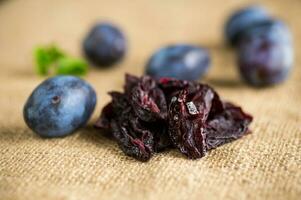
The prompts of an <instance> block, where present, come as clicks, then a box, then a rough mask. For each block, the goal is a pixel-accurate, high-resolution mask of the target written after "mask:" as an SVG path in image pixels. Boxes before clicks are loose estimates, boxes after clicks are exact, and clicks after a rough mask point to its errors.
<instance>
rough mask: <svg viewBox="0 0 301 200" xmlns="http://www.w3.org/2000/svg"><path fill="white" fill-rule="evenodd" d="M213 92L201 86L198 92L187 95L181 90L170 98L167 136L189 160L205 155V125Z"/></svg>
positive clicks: (186, 92)
mask: <svg viewBox="0 0 301 200" xmlns="http://www.w3.org/2000/svg"><path fill="white" fill-rule="evenodd" d="M213 98H214V92H213V90H212V89H211V88H209V87H207V86H205V85H202V86H201V87H200V89H199V90H197V91H195V92H193V93H189V92H188V90H187V89H186V90H182V91H181V92H180V93H179V95H178V96H175V97H173V98H172V100H171V103H170V106H169V136H170V138H171V140H172V141H173V143H174V144H175V145H176V146H177V147H178V148H179V149H180V151H181V152H182V153H183V154H185V155H187V156H188V157H189V158H193V159H195V158H201V157H203V156H205V154H206V143H205V138H206V129H204V127H205V123H206V119H207V118H208V115H209V113H210V109H211V106H212V100H213Z"/></svg>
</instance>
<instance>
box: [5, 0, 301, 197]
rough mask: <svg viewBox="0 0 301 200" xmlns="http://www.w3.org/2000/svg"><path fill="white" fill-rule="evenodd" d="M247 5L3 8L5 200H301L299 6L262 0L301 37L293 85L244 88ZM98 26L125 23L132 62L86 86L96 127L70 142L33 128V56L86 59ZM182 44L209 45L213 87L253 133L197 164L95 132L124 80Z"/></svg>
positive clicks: (53, 0) (53, 2)
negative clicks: (127, 150) (231, 25)
mask: <svg viewBox="0 0 301 200" xmlns="http://www.w3.org/2000/svg"><path fill="white" fill-rule="evenodd" d="M246 4H248V2H247V1H237V0H230V1H219V0H211V1H205V0H203V1H199V0H195V1H191V0H190V1H184V0H183V1H182V0H168V1H161V0H153V1H147V0H145V1H136V0H131V1H125V0H124V1H121V0H120V1H117V0H114V1H104V0H94V1H93V0H85V1H74V0H64V1H61V0H48V1H46V0H27V1H22V0H11V1H10V0H7V1H0V66H1V72H0V83H1V84H0V95H1V98H0V199H1V200H2V199H3V200H4V199H5V200H6V199H20V200H21V199H22V200H24V199H31V200H32V199H46V200H48V199H53V200H56V199H68V200H69V199H70V200H71V199H72V200H73V199H80V200H85V199H106V200H107V199H154V200H157V199H174V200H177V199H179V200H180V199H190V200H193V199H239V200H240V199H300V196H301V155H300V152H301V151H300V150H301V147H300V146H301V126H300V124H301V109H300V105H301V69H300V64H301V60H300V58H301V57H300V56H301V55H300V52H301V48H300V47H301V40H300V38H301V29H300V25H301V21H300V20H301V19H300V11H301V10H300V9H301V2H300V1H299V0H287V1H280V0H279V1H263V2H262V4H263V5H265V6H266V7H268V8H269V9H270V11H271V13H272V14H273V15H276V16H279V17H280V18H282V19H284V20H285V21H286V22H287V23H288V24H289V25H290V27H291V29H292V32H293V34H294V39H295V43H294V44H295V50H296V55H295V57H296V59H295V66H294V69H293V71H292V73H291V76H290V78H289V80H287V81H286V82H285V84H282V85H279V86H277V87H272V88H266V89H255V88H251V87H249V86H247V85H245V84H244V83H243V82H242V81H241V80H240V78H239V74H238V72H237V70H236V64H235V63H236V62H235V51H234V50H233V49H230V48H228V47H226V45H225V44H224V41H223V36H222V28H223V23H224V21H225V19H226V17H227V16H228V14H229V13H231V12H232V11H233V10H234V9H235V8H237V7H240V6H242V5H246ZM98 20H109V21H113V22H115V23H117V24H119V25H120V26H121V27H122V28H123V30H124V31H125V32H126V34H127V37H128V40H129V53H128V55H127V57H126V58H125V59H124V61H123V62H122V63H120V64H118V65H117V66H116V67H114V68H112V69H107V70H97V69H96V68H91V70H90V73H89V74H88V75H87V76H85V77H84V78H85V79H86V80H87V81H89V82H90V83H91V84H92V85H93V86H94V88H95V90H96V91H97V94H98V104H97V109H96V111H95V112H94V114H93V117H92V119H91V120H90V122H89V125H88V127H86V128H84V129H82V130H80V131H78V132H77V133H75V134H73V135H71V136H69V137H65V138H61V139H42V138H40V137H38V136H37V135H35V134H34V133H33V132H32V131H31V130H29V129H28V128H27V127H26V125H25V123H24V121H23V117H22V108H23V105H24V102H25V100H26V98H27V97H28V96H29V94H30V92H31V91H32V90H33V89H34V88H35V87H36V86H37V85H38V84H39V83H40V82H41V81H42V80H43V77H39V76H37V75H36V73H35V72H34V67H33V62H32V49H33V47H34V46H35V45H37V44H46V43H49V42H56V43H57V44H59V45H60V46H61V47H62V48H63V49H65V50H66V51H68V52H69V53H70V54H72V55H75V56H80V55H81V51H80V47H81V41H82V38H83V37H84V35H85V34H86V33H87V31H88V29H89V28H90V26H91V25H92V24H93V23H94V22H96V21H98ZM175 42H189V43H193V44H197V45H203V46H205V47H207V48H208V49H209V50H210V52H211V56H212V66H211V69H210V70H209V73H208V74H207V76H206V78H205V79H203V81H204V82H206V83H209V84H211V85H212V86H213V87H214V88H215V89H216V90H217V91H218V92H219V93H220V95H221V96H222V97H224V98H225V99H229V100H231V101H233V102H234V103H237V104H239V105H241V106H242V107H243V108H244V110H246V111H247V112H249V113H251V114H252V115H254V122H253V123H252V125H251V129H252V130H253V133H252V134H250V135H247V136H246V137H244V138H243V139H240V140H237V141H235V142H233V143H231V144H227V145H225V146H223V147H221V148H218V149H216V150H213V151H211V152H210V153H209V155H208V156H206V157H204V158H202V159H199V160H188V159H187V158H185V157H184V156H183V155H182V154H180V153H179V152H178V151H177V150H169V151H166V152H164V153H161V154H157V155H155V156H154V157H153V158H152V159H151V160H150V161H149V162H147V163H141V162H138V161H136V160H134V159H132V158H130V157H127V156H125V155H124V154H123V153H122V152H121V150H120V149H119V148H118V146H117V144H116V143H115V142H113V141H111V140H109V139H107V138H105V137H104V136H102V135H101V133H100V132H98V131H97V130H94V129H93V127H92V124H93V122H95V120H96V118H97V117H98V115H99V112H100V110H101V108H102V107H103V105H104V104H105V103H107V102H108V101H109V100H110V98H109V96H108V95H107V92H108V91H109V90H112V89H114V90H120V89H121V88H122V84H123V76H124V73H125V72H130V73H133V74H136V75H140V74H142V73H143V68H144V65H145V62H146V60H147V59H148V57H149V56H150V55H151V54H152V52H154V51H155V50H156V49H157V48H159V47H161V46H163V45H165V44H170V43H175Z"/></svg>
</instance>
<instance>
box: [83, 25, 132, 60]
mask: <svg viewBox="0 0 301 200" xmlns="http://www.w3.org/2000/svg"><path fill="white" fill-rule="evenodd" d="M126 50H127V41H126V38H125V36H124V34H123V33H122V31H121V30H120V29H119V28H118V27H116V26H115V25H112V24H110V23H100V24H96V25H95V26H94V27H93V28H92V29H91V31H90V32H89V33H88V35H87V36H86V38H85V39H84V42H83V51H84V53H85V55H86V57H87V58H88V59H89V60H90V62H92V63H93V64H95V65H97V66H110V65H113V64H115V63H117V62H119V61H120V60H121V59H122V58H123V57H124V55H125V54H126Z"/></svg>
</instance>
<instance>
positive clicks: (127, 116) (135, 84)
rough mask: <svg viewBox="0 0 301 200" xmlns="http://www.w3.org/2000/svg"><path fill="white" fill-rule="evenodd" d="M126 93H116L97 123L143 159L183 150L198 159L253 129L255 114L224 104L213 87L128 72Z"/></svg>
mask: <svg viewBox="0 0 301 200" xmlns="http://www.w3.org/2000/svg"><path fill="white" fill-rule="evenodd" d="M125 79H126V83H125V85H124V93H121V92H110V93H109V94H110V95H111V97H112V101H111V102H110V103H109V104H107V105H106V106H105V107H104V108H103V110H102V113H101V116H100V118H99V119H98V121H97V122H96V124H95V127H96V128H99V129H103V130H107V131H110V132H111V135H112V136H113V137H114V138H115V140H116V141H117V143H118V144H119V146H120V148H121V149H122V151H123V152H124V153H125V154H127V155H129V156H132V157H134V158H136V159H138V160H140V161H147V160H149V159H150V158H151V156H152V155H153V154H154V152H161V151H163V150H165V149H166V148H169V147H176V148H178V149H179V150H180V151H181V152H182V153H183V154H185V155H186V156H187V157H188V158H191V159H196V158H201V157H203V156H205V155H206V152H207V151H209V150H211V149H214V148H216V147H218V146H220V145H223V144H225V143H228V142H231V141H233V140H236V139H238V138H240V137H242V136H243V135H245V134H247V133H248V132H249V129H248V126H249V124H250V123H251V121H252V117H251V116H250V115H248V114H246V113H244V112H243V111H242V109H241V108H240V107H237V106H235V105H233V104H231V103H226V102H223V101H222V100H221V99H220V97H219V96H218V94H217V93H216V92H215V91H214V90H213V89H212V88H211V87H210V86H208V85H204V84H200V83H197V82H190V81H185V80H176V79H173V78H162V79H159V80H154V79H152V78H151V77H149V76H142V77H136V76H132V75H126V78H125Z"/></svg>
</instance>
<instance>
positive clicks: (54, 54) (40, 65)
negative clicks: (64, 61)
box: [34, 45, 65, 75]
mask: <svg viewBox="0 0 301 200" xmlns="http://www.w3.org/2000/svg"><path fill="white" fill-rule="evenodd" d="M64 56H65V53H63V51H62V50H60V49H59V48H57V47H56V46H54V45H50V46H44V47H37V48H36V49H35V51H34V58H35V62H36V69H37V72H38V74H40V75H47V74H48V71H49V68H50V67H51V66H52V65H53V64H54V63H55V62H57V61H58V59H60V58H62V57H64Z"/></svg>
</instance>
